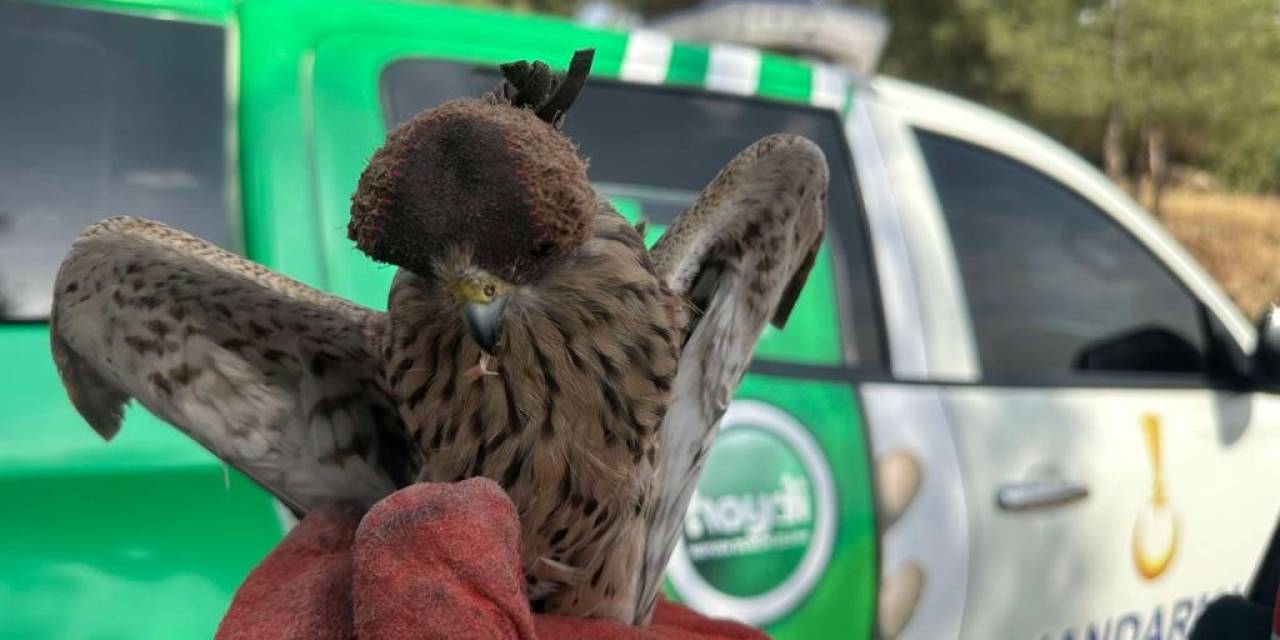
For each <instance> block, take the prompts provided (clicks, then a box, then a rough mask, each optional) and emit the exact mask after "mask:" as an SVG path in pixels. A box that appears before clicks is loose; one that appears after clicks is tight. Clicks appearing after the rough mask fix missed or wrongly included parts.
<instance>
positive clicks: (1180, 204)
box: [1161, 189, 1280, 319]
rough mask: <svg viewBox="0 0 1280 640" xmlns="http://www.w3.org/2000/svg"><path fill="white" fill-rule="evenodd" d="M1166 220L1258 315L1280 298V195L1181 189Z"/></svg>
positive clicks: (1171, 196)
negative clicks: (1263, 195)
mask: <svg viewBox="0 0 1280 640" xmlns="http://www.w3.org/2000/svg"><path fill="white" fill-rule="evenodd" d="M1163 209H1164V215H1163V217H1162V219H1161V222H1163V223H1164V225H1165V227H1166V228H1168V229H1169V231H1170V232H1172V233H1173V235H1174V236H1175V237H1176V238H1177V239H1178V241H1179V242H1181V243H1182V244H1183V246H1185V247H1187V249H1189V250H1190V251H1191V253H1192V254H1193V255H1194V256H1195V257H1196V259H1197V260H1199V261H1200V264H1202V265H1204V267H1205V268H1206V269H1207V270H1208V271H1209V273H1211V274H1212V275H1213V277H1215V278H1217V279H1218V282H1220V283H1222V288H1223V289H1226V291H1227V293H1228V294H1230V295H1231V297H1232V298H1233V299H1235V301H1236V304H1238V305H1240V308H1241V309H1243V310H1244V312H1245V314H1246V315H1247V316H1248V317H1249V318H1250V319H1254V318H1257V317H1258V314H1259V313H1261V312H1262V309H1263V308H1265V306H1266V305H1267V304H1269V303H1271V302H1273V301H1280V198H1277V197H1261V196H1247V195H1237V194H1230V193H1221V192H1217V193H1214V192H1200V191H1192V190H1190V189H1177V190H1173V191H1171V192H1169V193H1168V194H1166V195H1165V197H1164V206H1163Z"/></svg>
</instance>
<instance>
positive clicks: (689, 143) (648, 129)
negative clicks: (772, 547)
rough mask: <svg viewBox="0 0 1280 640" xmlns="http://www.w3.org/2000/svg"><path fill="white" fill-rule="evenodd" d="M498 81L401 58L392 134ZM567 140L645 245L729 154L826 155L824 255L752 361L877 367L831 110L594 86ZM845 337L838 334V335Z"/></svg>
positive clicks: (390, 103)
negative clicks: (793, 143) (766, 149)
mask: <svg viewBox="0 0 1280 640" xmlns="http://www.w3.org/2000/svg"><path fill="white" fill-rule="evenodd" d="M498 80H499V77H498V75H497V74H496V73H495V72H494V71H493V70H492V69H490V68H488V67H476V66H472V65H464V64H458V63H453V62H443V61H437V60H423V59H409V60H401V61H398V62H395V63H393V64H391V65H389V66H388V67H387V68H386V70H385V71H384V73H383V79H382V84H381V91H382V100H383V105H384V108H385V111H386V120H387V124H388V126H394V125H396V124H398V123H400V122H403V121H405V120H407V119H409V118H411V117H413V115H415V114H417V113H418V112H419V111H421V110H423V109H426V108H429V107H432V106H435V105H437V104H440V103H441V102H444V101H445V100H449V99H452V98H456V97H458V96H464V95H479V94H480V93H482V92H484V91H487V90H489V89H491V88H492V87H494V86H495V85H496V84H497V82H498ZM564 130H565V132H566V133H567V134H568V135H569V137H570V138H572V139H573V140H574V141H575V142H576V143H577V144H578V145H579V149H580V150H581V151H582V153H583V154H584V155H585V156H587V157H588V159H589V160H590V169H589V174H590V176H591V179H592V180H593V182H594V183H595V185H596V187H597V188H598V189H599V190H600V191H601V192H602V193H603V194H604V195H606V196H608V197H609V198H610V199H611V201H612V202H613V203H614V205H615V206H616V207H617V208H618V210H619V211H620V212H621V213H622V214H623V215H626V216H628V217H630V218H637V217H640V216H643V217H644V218H645V219H647V220H648V221H649V227H650V231H649V237H648V238H647V239H648V240H649V241H650V242H651V243H652V242H653V241H654V240H656V239H657V237H658V236H659V235H660V233H661V230H662V228H664V227H665V225H667V224H669V223H670V222H671V221H672V220H674V219H675V218H676V216H678V215H679V214H680V213H681V212H683V211H684V210H685V208H686V207H688V205H689V204H690V203H691V202H692V200H693V199H694V198H695V197H696V196H697V194H698V193H699V192H700V191H701V190H702V188H703V187H705V186H706V184H707V183H708V182H710V181H711V179H712V178H714V177H715V174H716V173H717V172H718V171H719V170H720V168H721V167H723V166H724V165H725V164H726V163H727V162H728V161H729V160H730V159H731V158H732V157H733V156H734V155H736V154H737V153H738V152H739V151H741V150H742V149H744V148H746V147H747V146H748V145H750V144H751V143H753V142H755V141H756V140H758V139H760V138H763V137H765V136H767V135H769V134H772V133H779V132H788V133H796V134H801V135H804V136H807V137H808V138H810V139H811V140H813V141H814V142H816V143H817V144H818V145H819V146H820V147H822V149H823V151H824V152H825V153H826V156H827V160H828V163H829V164H830V168H831V183H830V187H829V190H828V193H829V195H828V198H829V200H828V203H829V207H830V214H829V217H830V219H831V222H832V225H831V227H832V228H831V229H829V230H828V238H829V239H830V242H829V243H828V247H827V251H825V252H824V254H823V256H822V257H821V258H820V262H819V263H818V264H817V265H815V268H814V270H813V272H812V274H811V276H810V278H809V282H808V284H807V286H806V287H805V291H804V293H803V294H802V295H801V298H800V299H799V300H798V301H797V305H796V308H795V310H794V312H793V313H792V315H791V318H790V321H789V322H788V325H787V328H786V330H785V331H776V330H774V329H772V328H770V329H767V330H766V332H765V335H764V337H763V338H762V339H761V341H760V344H759V346H758V348H757V351H756V354H757V356H758V357H761V358H767V359H771V360H781V361H787V362H795V363H807V364H845V365H851V366H855V367H859V368H876V367H880V366H881V365H882V362H883V356H882V348H881V343H880V337H879V336H880V325H879V322H878V320H877V315H876V314H877V313H878V311H877V307H876V306H875V294H874V290H873V288H872V282H873V273H872V271H871V256H870V254H869V252H868V247H867V243H866V237H865V231H864V229H863V227H862V211H861V209H860V208H859V206H858V199H857V194H856V192H855V190H854V189H855V187H854V185H853V168H852V164H851V162H852V161H851V159H850V157H849V153H848V150H847V148H846V144H845V141H844V135H843V130H842V127H841V126H840V121H839V119H838V118H837V117H836V115H835V114H834V113H833V112H830V111H825V110H820V109H814V108H810V107H807V106H804V105H797V104H789V103H783V102H771V101H765V100H758V99H749V98H742V97H736V96H725V95H717V94H711V93H707V92H704V91H699V90H692V89H680V88H671V87H661V86H651V85H637V84H628V83H622V82H613V81H608V80H604V79H595V78H593V79H592V80H591V81H590V82H588V83H587V86H586V88H585V89H584V90H583V92H582V94H581V96H580V97H579V98H578V100H577V102H576V103H575V105H574V108H573V110H572V112H570V114H569V117H568V118H566V120H565V124H564ZM842 324H843V326H845V327H847V328H848V330H847V331H846V332H845V334H844V335H842V333H841V331H839V327H840V326H842Z"/></svg>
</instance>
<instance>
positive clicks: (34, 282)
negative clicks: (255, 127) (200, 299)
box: [0, 2, 229, 320]
mask: <svg viewBox="0 0 1280 640" xmlns="http://www.w3.org/2000/svg"><path fill="white" fill-rule="evenodd" d="M223 42H224V37H223V31H222V29H221V28H218V27H212V26H205V25H193V24H186V23H181V22H174V21H161V20H151V19H145V18H137V17H131V16H119V15H112V14H108V13H101V12H95V11H84V10H79V9H69V8H64V7H49V6H39V5H32V4H26V3H15V2H6V3H0V87H3V89H2V91H3V96H4V97H3V98H0V141H3V147H4V150H3V152H0V256H3V260H0V318H3V319H6V320H39V319H43V318H46V317H47V316H48V314H49V304H50V298H51V291H50V289H51V287H52V286H53V279H54V276H55V275H56V271H57V268H58V264H59V263H60V261H61V260H62V257H63V255H64V254H65V253H66V251H67V249H68V247H69V246H70V244H71V241H72V239H74V238H75V236H76V234H77V233H78V232H80V231H81V230H82V229H84V228H85V227H87V226H88V225H90V224H92V223H93V222H95V221H97V220H100V219H102V218H105V217H108V216H110V215H115V214H121V213H130V214H135V215H140V216H144V217H148V218H153V219H156V220H160V221H163V222H166V223H168V224H172V225H174V226H177V227H180V228H183V229H185V230H187V231H190V232H192V233H194V234H196V235H198V236H200V237H202V238H206V239H208V240H210V241H212V242H217V243H220V244H225V243H226V241H227V240H228V237H229V236H228V210H227V193H226V190H227V168H226V161H227V155H226V144H225V143H226V140H225V138H226V127H227V122H226V98H225V95H224V85H225V83H224V74H223V65H224V63H223V46H224V45H223Z"/></svg>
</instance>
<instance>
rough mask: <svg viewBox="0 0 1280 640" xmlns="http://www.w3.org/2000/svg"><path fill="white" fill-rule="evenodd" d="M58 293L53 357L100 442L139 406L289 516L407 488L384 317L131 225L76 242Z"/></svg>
mask: <svg viewBox="0 0 1280 640" xmlns="http://www.w3.org/2000/svg"><path fill="white" fill-rule="evenodd" d="M54 287H55V289H54V297H53V315H52V322H51V325H52V326H51V331H50V337H51V342H52V345H51V346H52V349H53V358H54V361H55V362H56V364H57V367H58V373H59V375H60V376H61V378H62V383H63V385H64V386H65V387H66V389H67V394H68V395H69V396H70V397H71V401H72V403H73V404H74V405H75V407H76V409H77V410H78V411H79V412H80V415H82V416H83V417H84V419H85V420H86V421H87V422H88V423H89V425H90V426H92V427H93V428H94V430H95V431H97V432H98V434H99V435H101V436H102V437H103V438H105V439H108V440H110V439H111V438H112V437H113V436H114V435H115V434H116V432H117V431H118V430H119V429H120V419H121V417H122V415H123V412H124V405H125V404H126V403H127V402H128V401H129V399H130V398H136V399H137V400H138V401H139V402H140V403H141V404H142V405H143V406H144V407H146V408H147V409H149V410H150V411H151V412H152V413H154V414H155V415H157V416H159V417H160V418H162V419H164V420H165V421H167V422H169V423H170V424H173V425H174V426H176V427H178V428H179V429H181V430H182V431H183V432H185V433H186V434H187V435H189V436H191V437H192V438H193V439H194V440H196V441H197V442H199V443H200V444H201V445H203V446H204V447H205V448H206V449H208V450H209V451H212V452H213V453H214V454H215V455H217V456H218V457H219V458H221V459H222V460H224V461H225V462H227V463H228V464H230V465H232V466H234V467H235V468H237V469H239V470H241V471H243V472H244V473H245V474H247V475H248V476H249V477H251V478H253V479H254V480H256V481H257V482H258V484H260V485H262V486H263V487H264V488H266V489H267V490H268V491H270V492H271V493H273V494H275V495H276V496H277V497H278V498H280V499H281V500H282V501H283V502H284V503H285V504H287V505H288V506H289V507H291V508H292V509H294V510H295V511H297V512H303V511H307V510H309V509H312V508H314V507H316V506H319V505H321V504H324V503H326V502H333V501H355V502H358V503H363V504H371V503H373V502H374V501H376V500H377V499H379V498H381V497H382V496H384V495H386V494H387V493H390V492H391V491H393V490H394V489H395V488H396V487H397V486H400V485H403V484H405V483H407V481H408V476H409V474H408V469H407V464H408V461H407V458H406V447H405V444H404V441H403V437H404V436H403V428H402V425H401V423H400V418H399V416H398V414H397V412H396V409H395V406H394V405H393V404H392V402H391V400H390V397H389V395H388V394H387V392H386V391H385V389H384V388H383V386H382V384H381V382H380V381H381V380H382V376H381V370H380V365H379V358H378V355H379V354H378V349H377V347H376V346H375V345H376V344H378V343H379V341H380V336H381V335H382V332H383V330H382V325H383V322H384V317H383V316H382V315H381V314H378V313H375V312H373V311H371V310H369V309H365V308H362V307H359V306H356V305H354V304H351V303H348V302H346V301H343V300H340V299H338V298H334V297H332V296H329V295H327V294H325V293H322V292H320V291H317V290H315V289H312V288H310V287H308V286H306V285H303V284H301V283H299V282H296V281H294V280H290V279H288V278H285V277H284V276H281V275H279V274H276V273H273V272H271V271H268V270H267V269H265V268H263V267H261V266H259V265H257V264H254V263H251V262H249V261H247V260H244V259H243V258H240V257H239V256H236V255H234V254H232V253H230V252H227V251H224V250H222V249H220V248H218V247H216V246H214V245H211V244H209V243H207V242H204V241H203V240H200V239H198V238H195V237H193V236H191V235H189V234H187V233H184V232H182V231H179V230H177V229H173V228H171V227H168V226H165V225H162V224H159V223H156V222H151V221H148V220H143V219H140V218H133V217H116V218H109V219H107V220H104V221H102V222H99V223H97V224H95V225H93V226H92V227H89V228H88V229H86V230H85V231H84V232H83V233H81V234H80V236H79V237H78V238H77V239H76V241H75V243H74V244H73V245H72V247H71V251H70V252H69V253H68V255H67V257H66V258H65V259H64V260H63V263H62V266H61V268H60V269H59V271H58V277H57V281H56V283H55V284H54Z"/></svg>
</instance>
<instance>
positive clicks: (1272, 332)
mask: <svg viewBox="0 0 1280 640" xmlns="http://www.w3.org/2000/svg"><path fill="white" fill-rule="evenodd" d="M1253 376H1254V379H1255V380H1256V381H1257V383H1258V385H1259V386H1261V387H1264V388H1267V389H1280V305H1276V304H1272V305H1271V307H1270V308H1269V309H1267V310H1266V311H1263V312H1262V316H1261V317H1259V318H1258V345H1257V346H1256V347H1254V350H1253Z"/></svg>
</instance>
